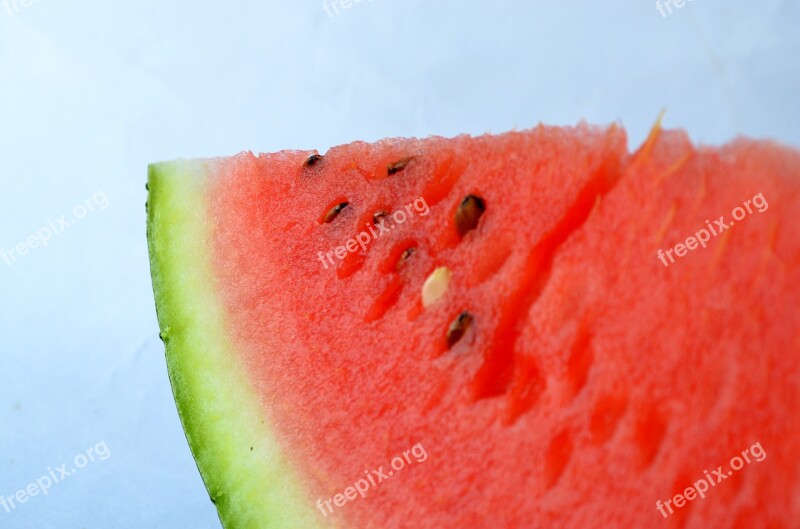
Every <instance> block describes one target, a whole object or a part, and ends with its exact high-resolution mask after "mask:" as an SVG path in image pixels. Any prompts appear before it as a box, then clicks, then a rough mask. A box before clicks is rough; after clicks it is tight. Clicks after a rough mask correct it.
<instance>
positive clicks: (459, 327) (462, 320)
mask: <svg viewBox="0 0 800 529" xmlns="http://www.w3.org/2000/svg"><path fill="white" fill-rule="evenodd" d="M472 322H473V317H472V314H470V313H469V312H462V313H461V314H459V315H458V316H456V319H454V320H453V323H451V324H450V328H449V329H447V347H453V346H454V345H455V344H457V343H458V341H459V340H460V339H461V338H462V337H463V336H464V334H466V332H467V330H469V328H470V327H471V326H472Z"/></svg>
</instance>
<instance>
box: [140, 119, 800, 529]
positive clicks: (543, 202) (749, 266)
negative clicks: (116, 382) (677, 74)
mask: <svg viewBox="0 0 800 529" xmlns="http://www.w3.org/2000/svg"><path fill="white" fill-rule="evenodd" d="M184 163H188V162H184ZM161 167H162V168H161V169H159V166H156V167H155V168H154V169H153V170H151V178H150V190H151V198H150V204H149V208H150V232H149V234H150V239H151V242H150V244H151V254H152V256H153V257H152V259H153V263H154V266H153V267H154V282H155V284H156V295H157V301H159V300H160V301H159V315H160V321H161V325H162V330H165V331H166V332H165V335H166V337H165V341H166V342H167V350H168V360H170V375H171V378H172V381H173V388H174V390H175V394H176V400H177V401H178V405H179V410H180V411H181V416H182V419H183V420H184V425H185V426H186V429H187V435H188V437H189V440H190V444H191V445H192V448H193V451H194V452H195V456H196V457H197V458H198V464H199V466H200V470H201V472H202V473H203V475H204V478H205V479H206V483H207V485H208V486H209V491H210V493H211V496H212V499H214V500H215V501H216V502H217V504H218V506H219V508H220V514H221V517H222V519H223V522H224V523H225V524H226V526H227V527H312V526H313V527H339V528H343V529H348V528H370V529H371V528H382V529H393V528H405V527H414V528H417V529H427V528H431V529H433V528H437V529H441V528H456V527H469V528H487V529H488V528H507V529H517V528H519V529H529V528H537V527H541V528H568V529H571V528H575V529H586V528H595V527H597V528H617V527H619V528H623V527H624V528H628V527H687V528H694V527H696V528H700V527H703V528H705V527H715V528H727V527H731V528H741V529H744V528H748V529H750V528H757V527H764V528H767V527H769V528H772V529H778V528H784V529H791V528H797V527H800V485H798V482H799V478H800V471H799V469H798V463H797V461H798V455H800V420H799V419H800V417H798V410H799V409H800V370H799V369H798V367H797V366H798V360H800V312H798V311H797V309H796V308H795V303H796V302H797V300H798V299H800V280H798V279H799V277H798V276H799V274H798V268H797V267H798V264H800V234H799V233H798V231H797V229H796V225H797V220H796V219H797V218H799V217H800V200H799V199H800V178H798V177H800V155H799V154H798V153H797V152H796V151H793V150H791V149H789V148H786V147H782V146H779V145H776V144H774V143H771V142H757V141H750V140H744V139H741V140H737V141H735V142H733V143H731V144H729V145H727V146H724V147H721V148H708V147H694V146H693V145H692V144H691V143H690V141H689V140H688V138H687V136H686V135H685V134H684V133H682V132H672V131H662V130H661V129H660V128H659V127H656V128H655V129H654V131H653V132H652V133H651V135H650V137H649V138H648V140H647V141H646V143H645V144H644V145H643V146H642V147H640V148H639V149H638V150H637V151H636V152H635V153H633V154H629V153H628V152H627V149H626V136H625V133H624V131H623V130H622V129H621V128H619V127H617V126H611V127H609V128H596V127H589V126H586V125H580V126H578V127H574V128H558V127H544V126H540V127H537V128H535V129H532V130H529V131H524V132H512V133H507V134H502V135H497V136H491V135H487V136H481V137H467V136H461V137H457V138H453V139H444V138H428V139H424V140H385V141H382V142H379V143H377V144H367V143H361V142H357V143H354V144H351V145H347V146H342V147H336V148H334V149H331V150H330V151H329V152H328V153H326V154H325V155H324V156H319V155H316V154H314V153H310V152H307V151H291V152H282V153H277V154H266V155H259V156H254V155H252V154H250V153H245V154H242V155H239V156H235V157H232V158H226V159H214V160H207V161H203V162H201V163H199V164H197V163H195V165H193V166H192V170H191V171H188V170H182V169H181V166H180V165H178V166H176V165H169V166H161ZM176 167H177V168H176ZM181 178H182V179H185V181H186V182H188V183H187V184H186V185H188V186H190V187H191V188H192V189H194V194H193V195H192V196H193V197H195V198H193V199H192V200H188V199H184V200H185V205H186V207H187V208H191V210H192V211H193V215H195V216H196V218H197V219H200V220H201V221H202V222H201V223H199V225H197V226H194V227H192V226H187V227H185V228H175V226H169V225H168V224H166V223H164V222H161V223H160V222H159V216H158V211H157V210H158V209H159V207H167V205H170V200H171V199H170V192H171V191H170V189H168V184H165V183H163V182H165V181H169V180H170V179H173V180H175V179H181ZM159 186H162V187H163V188H164V190H163V191H158V187H159ZM757 197H760V198H757ZM747 201H749V202H748V203H747V207H746V209H745V203H746V202H747ZM161 204H163V205H161ZM172 205H173V206H174V204H172ZM737 207H742V211H747V213H746V215H744V216H742V218H741V219H739V216H740V215H739V213H740V211H739V210H737V211H735V212H734V209H735V208H737ZM187 211H188V209H187ZM398 211H400V212H404V213H405V215H398V214H397V212H398ZM165 215H166V214H165ZM721 216H722V217H723V218H722V219H721V220H722V223H723V224H722V225H727V228H722V226H721V225H718V224H716V221H718V220H719V219H720V217H721ZM404 217H405V219H404V221H403V222H402V223H401V222H400V221H399V219H402V218H404ZM734 217H736V218H737V219H739V220H735V219H734ZM165 218H166V217H165ZM381 222H382V223H383V225H384V229H383V230H382V229H379V228H378V226H377V224H381ZM714 227H716V230H715V235H713V236H709V239H708V241H707V242H706V241H704V244H705V246H706V247H702V246H699V245H697V244H695V245H696V246H697V247H696V248H695V249H692V250H687V249H686V248H684V249H683V250H684V251H681V252H678V251H677V250H676V249H675V247H676V245H678V244H684V245H687V244H689V243H688V242H687V241H686V239H687V238H689V237H692V236H694V237H695V239H697V238H698V237H700V236H699V235H697V234H699V233H700V232H699V230H706V231H707V233H708V232H711V231H712V228H714ZM203 230H205V231H203ZM716 232H718V233H716ZM203 233H205V235H203ZM362 233H366V234H368V235H369V237H368V238H367V237H365V236H364V235H360V234H362ZM359 236H360V237H361V238H360V239H358V237H359ZM191 239H196V240H197V241H198V243H197V244H198V246H197V247H198V248H199V249H200V250H202V251H201V252H198V253H197V254H195V255H189V254H188V252H187V253H186V254H185V255H182V254H181V253H180V252H179V251H172V252H171V253H170V251H169V250H167V249H161V248H167V247H169V246H170V245H169V243H170V241H179V240H191ZM351 239H352V240H354V241H357V242H358V243H359V244H357V245H355V244H350V248H352V249H354V251H348V250H347V245H348V241H349V240H351ZM360 241H364V243H363V244H362V243H361V242H360ZM695 243H697V241H695ZM337 247H345V249H344V250H342V249H339V250H338V253H339V256H344V258H343V259H340V258H339V256H337V255H336V254H337V250H336V248H337ZM659 250H662V253H658V251H659ZM159 252H161V254H159ZM681 254H683V255H682V256H681ZM159 255H161V256H159ZM198 255H200V256H201V257H200V259H202V260H204V261H207V264H208V267H209V270H210V271H211V276H212V277H213V281H212V282H211V286H210V287H207V288H208V294H207V296H206V297H205V298H204V299H202V300H199V299H191V297H190V296H189V295H183V296H181V295H178V294H177V293H175V294H173V293H171V289H173V290H177V287H173V286H172V285H173V284H174V283H175V282H177V281H178V279H175V280H170V279H169V278H170V277H171V276H170V274H171V272H170V271H169V270H170V269H171V267H175V268H180V269H181V270H182V272H181V274H182V275H181V277H182V278H183V279H182V280H187V281H188V283H189V284H190V285H191V284H192V278H191V275H192V272H191V269H192V265H193V264H194V263H195V262H196V260H197V259H198ZM662 256H666V257H662ZM437 270H438V272H435V271H437ZM187 276H189V277H188V279H187ZM175 277H177V276H175ZM432 277H435V279H432ZM447 278H449V282H448V281H446V279H447ZM426 280H427V283H426ZM171 281H172V282H171ZM431 283H433V284H431ZM195 286H197V285H196V284H195ZM437 288H438V289H439V291H438V294H439V298H438V299H437V300H435V301H434V302H432V303H429V304H426V303H423V298H425V296H426V295H427V294H430V293H431V292H434V293H435V294H436V293H437V292H435V291H436V290H437ZM159 291H161V292H162V293H161V295H160V294H159ZM186 292H189V293H191V289H188V290H186ZM429 297H430V296H429ZM434 297H436V296H434ZM179 304H195V305H197V306H198V307H199V308H198V309H197V312H198V313H202V312H203V311H204V310H206V309H205V308H204V307H205V306H212V305H213V306H214V307H215V309H214V312H213V313H214V315H215V317H214V318H213V319H212V323H213V324H214V325H218V326H219V328H220V329H221V331H220V333H222V334H224V337H225V346H224V347H220V348H219V351H216V353H215V354H218V355H219V356H220V358H223V359H225V362H224V363H223V364H221V365H222V366H223V367H222V368H221V369H207V367H203V366H200V365H196V364H201V363H202V361H201V360H202V358H200V355H199V353H198V352H197V350H196V349H193V348H191V347H188V346H186V345H185V344H184V343H183V341H182V340H183V338H185V337H186V336H192V337H202V336H203V333H204V332H206V330H204V329H203V328H201V326H199V325H198V318H199V317H198V318H194V317H188V316H181V315H180V314H177V312H176V310H177V309H174V306H177V305H179ZM181 334H183V335H185V336H184V337H182V336H181ZM170 340H174V341H175V345H173V346H172V347H170ZM171 357H172V358H171ZM204 369H205V371H203V370H204ZM228 369H230V370H231V371H236V372H237V373H243V379H242V380H244V381H245V382H246V385H247V386H248V387H249V388H252V395H253V396H254V398H252V399H251V400H249V401H247V400H246V401H241V402H239V401H237V406H238V408H237V409H235V410H233V411H232V412H230V413H228V412H225V416H226V417H227V419H226V420H227V421H228V422H230V425H229V426H227V427H226V428H227V431H230V432H231V433H232V435H233V436H234V437H236V438H237V439H239V440H240V441H241V440H244V445H247V446H251V447H259V448H261V449H264V448H263V447H262V446H261V445H265V444H268V443H267V442H266V437H259V435H260V434H259V433H258V432H257V431H256V430H255V424H254V423H255V422H259V423H260V425H263V428H264V429H265V431H267V432H268V433H269V437H268V439H269V444H271V448H269V450H271V451H272V455H270V456H269V457H268V458H267V459H270V458H274V459H279V460H280V461H281V465H283V466H282V467H281V468H285V469H288V471H287V472H285V473H284V474H285V476H284V477H276V476H274V475H269V476H266V475H259V474H258V473H257V472H251V473H248V471H247V470H242V471H241V472H238V471H237V472H233V471H231V468H232V467H233V466H234V465H235V464H237V463H233V462H231V463H228V462H227V461H236V459H235V458H233V457H230V458H229V459H226V457H228V456H229V454H228V452H231V451H232V449H231V446H232V445H231V444H226V443H227V441H226V443H223V442H221V441H220V438H221V436H220V435H218V434H216V433H215V432H214V431H212V429H211V427H210V426H208V425H209V424H213V423H214V421H216V420H222V419H219V417H221V416H222V415H223V411H224V410H225V401H226V399H227V398H228V397H227V396H226V394H225V392H224V391H223V392H221V393H217V394H214V395H208V394H207V393H203V391H202V390H201V389H198V388H200V387H201V386H202V384H204V383H207V382H208V383H211V382H214V380H215V379H217V378H219V379H226V380H227V379H228V378H229V377H230V375H229V373H228V372H227V370H228ZM194 371H197V372H199V374H198V373H196V372H194ZM195 376H197V377H198V378H197V380H200V381H203V382H197V383H194V385H193V383H191V382H187V381H188V380H190V379H192V377H195ZM209 381H211V382H209ZM229 400H230V399H229ZM242 408H244V409H245V410H246V411H247V412H248V413H246V414H244V415H245V416H243V417H241V418H239V417H238V415H237V414H238V412H239V411H241V409H242ZM756 444H757V445H758V447H760V448H761V449H763V452H764V453H765V455H766V457H764V458H763V460H760V461H756V460H755V458H754V457H752V455H751V457H750V459H751V460H752V461H751V462H749V463H746V464H744V466H743V467H742V468H741V469H740V470H737V471H735V472H733V471H731V475H729V476H728V475H727V470H728V469H730V464H729V462H730V460H731V458H733V457H735V456H740V455H741V454H742V452H743V451H744V450H746V449H750V448H752V447H754V446H756ZM412 447H417V449H416V450H415V451H414V453H413V454H410V453H409V450H410V449H411V448H412ZM420 447H424V448H423V449H422V450H420ZM252 449H253V448H251V450H252ZM423 450H424V452H423ZM404 452H405V462H404V463H403V465H402V468H401V469H397V468H396V467H395V468H394V469H393V467H392V464H391V463H392V462H393V458H396V457H402V456H403V453H404ZM223 453H224V454H225V455H226V457H221V455H220V454H223ZM423 453H424V457H423V456H422V454H423ZM238 457H241V458H245V459H246V458H247V457H248V454H246V453H244V454H242V453H240V454H238ZM223 460H224V461H226V462H225V463H222V462H221V461H223ZM401 462H402V460H401ZM720 465H721V466H722V467H723V474H726V477H725V478H721V480H720V482H719V483H716V484H715V485H713V484H714V482H712V485H713V486H712V487H710V489H709V491H708V492H706V493H705V494H706V497H705V498H696V499H694V500H692V501H687V502H686V504H685V505H683V506H682V507H678V506H677V505H673V506H670V508H669V509H668V510H665V509H664V507H663V506H662V507H660V510H659V508H657V502H660V504H661V505H663V504H664V503H665V502H667V500H673V503H675V501H674V499H673V498H674V497H675V495H676V494H683V493H684V492H685V489H686V488H687V487H690V486H692V485H693V483H695V482H697V481H698V480H699V479H701V478H705V477H706V476H709V475H712V476H713V471H714V470H717V469H718V467H719V466H720ZM397 466H400V465H397ZM379 468H380V469H382V474H383V476H384V477H383V481H381V482H380V483H376V484H374V486H370V487H369V490H368V491H366V494H365V496H364V497H362V496H361V495H360V494H359V495H358V496H355V497H354V498H352V499H351V498H350V497H349V496H352V494H347V496H348V497H347V498H345V499H346V501H344V502H342V501H341V497H344V495H345V493H346V491H347V489H348V488H350V487H353V486H354V484H356V482H358V481H359V480H364V479H366V478H367V477H373V480H372V481H375V479H374V477H375V476H378V473H375V472H373V470H378V469H379ZM390 472H391V475H390V474H389V473H390ZM282 476H283V474H282ZM284 479H285V480H287V481H291V483H292V485H291V487H293V490H295V489H296V491H297V492H296V493H293V494H292V495H291V497H290V498H289V499H288V500H285V501H284V502H283V503H282V504H279V502H276V503H275V504H273V505H270V506H269V509H267V511H268V512H267V514H264V513H262V512H261V511H260V510H259V509H260V507H257V506H256V505H255V504H254V503H253V501H252V499H253V496H247V495H246V494H244V493H241V494H240V493H239V492H238V491H239V490H240V489H243V488H247V489H248V490H255V491H258V490H262V491H264V494H265V497H266V496H267V495H268V493H270V494H271V493H272V492H271V491H274V490H275V489H280V488H281V487H288V485H286V484H285V483H284V481H283V480H284ZM337 495H338V496H339V497H337ZM245 498H249V499H248V500H247V501H245ZM318 500H319V501H318ZM326 501H327V504H326ZM289 504H291V505H289ZM326 505H327V506H326ZM290 507H291V508H290ZM670 510H672V511H673V513H672V514H670V512H669V511H670ZM289 512H290V513H292V514H291V515H289V514H287V513H289ZM298 512H300V513H302V514H300V515H297V517H295V514H294V513H298ZM293 517H294V518H293ZM301 519H302V523H301V522H300V520H301Z"/></svg>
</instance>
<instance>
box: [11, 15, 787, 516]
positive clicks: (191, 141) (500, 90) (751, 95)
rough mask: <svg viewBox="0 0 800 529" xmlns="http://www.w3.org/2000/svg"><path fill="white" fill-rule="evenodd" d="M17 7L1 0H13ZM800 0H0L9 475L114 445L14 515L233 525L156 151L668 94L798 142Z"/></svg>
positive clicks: (637, 126)
mask: <svg viewBox="0 0 800 529" xmlns="http://www.w3.org/2000/svg"><path fill="white" fill-rule="evenodd" d="M0 2H2V0H0ZM799 4H800V3H798V2H795V1H778V0H761V1H758V2H755V1H753V0H748V1H731V0H694V1H693V2H687V3H686V5H685V6H684V7H682V8H680V9H678V10H676V11H675V12H674V13H673V14H672V15H669V16H667V17H662V16H661V15H660V14H659V13H658V11H657V10H656V9H655V6H654V2H652V1H650V0H641V1H639V0H636V1H634V0H624V1H623V0H607V1H604V2H597V1H587V2H580V3H579V2H568V1H556V0H550V1H547V2H539V1H536V2H533V1H525V2H523V1H522V0H519V1H516V2H511V1H498V0H491V1H490V0H483V1H472V2H468V1H455V0H451V1H427V2H423V1H421V0H413V1H409V0H373V1H372V2H369V1H368V0H364V1H363V2H361V3H356V4H353V5H352V6H351V7H350V8H349V9H347V10H341V11H340V13H339V14H338V15H335V16H333V17H329V16H328V15H326V13H325V11H324V10H323V8H322V2H321V0H314V1H298V0H286V1H284V2H255V1H253V2H238V1H228V0H226V1H217V2H209V1H205V2H188V1H184V0H181V1H169V2H166V1H154V0H137V1H136V2H126V3H124V5H123V3H120V2H108V1H99V0H94V1H90V0H74V1H69V2H68V1H63V0H36V1H34V2H33V4H32V5H30V6H28V7H23V6H22V5H20V9H19V12H14V11H13V8H12V13H13V15H10V14H9V13H8V12H7V11H6V9H5V8H4V7H2V5H0V248H4V249H7V250H8V249H10V248H13V247H14V246H15V245H16V244H17V243H19V242H21V241H24V240H26V239H27V237H28V236H30V235H32V234H34V233H36V231H37V230H39V229H40V228H42V227H43V226H45V225H46V223H47V221H48V219H55V218H57V217H59V216H60V215H62V214H67V215H68V216H71V214H72V212H73V208H74V207H75V206H76V205H77V204H80V203H83V202H84V201H85V200H86V199H87V198H91V197H92V196H94V195H95V194H96V193H104V194H105V196H106V197H107V199H108V201H109V206H108V207H107V208H106V209H102V210H100V209H96V210H95V211H93V212H91V213H90V214H88V215H87V216H86V217H85V218H83V219H81V220H80V221H77V222H76V223H75V224H74V225H72V226H70V228H69V229H68V230H66V231H64V232H63V233H60V234H58V235H56V236H54V237H53V238H52V240H51V241H50V243H49V245H48V246H47V247H39V248H35V249H33V250H32V251H31V253H29V254H28V255H26V256H24V257H21V258H19V260H17V261H16V262H14V263H12V264H11V265H9V264H7V263H6V262H5V261H3V260H0V494H2V495H5V496H9V495H13V494H14V492H15V491H17V490H18V489H21V488H24V487H25V486H26V485H27V484H28V483H30V482H32V481H34V480H36V479H37V478H38V477H40V476H41V475H43V474H45V473H46V469H47V467H50V466H52V467H55V466H57V465H60V464H61V463H62V462H71V461H72V458H73V457H74V456H75V455H77V454H79V453H82V452H84V451H85V450H86V449H87V448H88V447H90V446H94V445H95V444H97V443H98V442H101V441H105V442H106V443H107V446H108V447H109V449H110V451H111V457H110V458H109V459H108V460H106V461H97V462H94V463H91V464H90V465H88V466H87V467H86V468H84V469H82V470H81V471H80V472H79V473H77V474H76V475H74V476H72V477H70V478H69V479H68V480H66V481H64V482H63V483H60V484H57V485H55V486H54V487H53V488H52V489H50V493H49V494H48V495H47V496H41V495H40V496H37V497H34V498H31V499H30V500H29V501H28V502H27V503H25V504H24V505H21V506H20V507H19V508H17V509H16V510H14V511H13V512H11V513H6V512H5V511H4V510H3V509H2V508H0V527H3V528H6V527H8V528H36V529H39V528H49V527H59V528H102V529H106V528H128V527H130V528H144V527H147V528H165V529H166V528H169V529H173V528H176V527H186V528H192V529H203V528H218V527H219V522H218V521H217V518H216V513H215V511H214V508H213V506H212V504H211V503H210V501H209V500H208V497H207V495H206V493H205V489H204V487H203V485H202V482H201V480H200V477H199V474H198V473H197V470H196V468H195V466H194V462H193V460H192V458H191V455H190V453H189V450H188V446H187V443H186V441H185V439H184V437H183V433H182V430H181V427H180V424H179V421H178V417H177V414H176V411H175V406H174V404H173V402H172V396H171V393H170V388H169V384H168V379H167V374H166V369H165V365H164V359H163V348H162V345H161V343H160V341H159V340H158V336H157V334H158V330H157V325H156V319H155V311H154V307H153V298H152V292H151V286H150V275H149V269H148V260H147V247H146V241H145V210H144V203H145V198H146V197H145V188H144V183H145V176H146V167H147V164H148V163H149V162H152V161H157V160H164V159H171V158H176V157H190V156H209V155H223V154H232V153H236V152H238V151H241V150H246V149H252V150H257V151H271V150H279V149H283V148H319V149H320V150H325V149H326V148H327V147H329V146H331V145H334V144H337V143H342V142H349V141H352V140H356V139H364V140H376V139H379V138H381V137H385V136H425V135H428V134H441V135H454V134H458V133H461V132H469V133H483V132H487V131H493V132H500V131H505V130H508V129H511V128H526V127H530V126H533V125H536V124H537V123H539V122H540V121H542V122H545V123H550V124H574V123H576V122H577V121H579V120H580V119H582V118H585V119H587V120H588V121H590V122H597V123H609V122H612V121H619V122H621V123H622V124H624V125H625V126H626V127H627V128H628V130H629V132H630V143H631V146H636V145H637V144H638V143H639V142H640V141H641V140H642V139H643V138H644V136H645V135H646V133H647V130H648V129H649V127H650V126H651V125H652V123H653V122H654V120H655V119H656V116H657V114H658V112H659V111H660V110H662V109H664V108H666V109H668V112H667V114H666V119H665V125H666V126H668V127H673V126H682V127H686V128H687V130H688V131H689V132H690V134H691V136H692V137H693V138H694V139H695V140H697V141H701V142H708V143H719V142H723V141H726V140H728V139H730V138H732V137H734V136H736V135H738V134H747V135H750V136H755V137H773V138H776V139H779V140H781V141H784V142H786V143H790V144H793V145H795V146H798V145H800V128H799V126H798V121H797V119H798V117H800V100H798V94H800V75H799V72H798V58H797V57H798V55H799V54H800V37H799V35H800V32H798V27H800V8H798V5H799Z"/></svg>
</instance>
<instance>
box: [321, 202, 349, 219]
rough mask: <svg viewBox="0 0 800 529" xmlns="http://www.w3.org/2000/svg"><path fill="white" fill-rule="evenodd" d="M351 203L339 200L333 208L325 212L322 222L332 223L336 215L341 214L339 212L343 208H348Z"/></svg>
mask: <svg viewBox="0 0 800 529" xmlns="http://www.w3.org/2000/svg"><path fill="white" fill-rule="evenodd" d="M349 204H350V203H349V202H339V203H338V204H336V205H335V206H333V207H332V208H331V209H329V210H328V212H327V213H325V215H323V217H322V222H324V223H325V224H330V223H331V222H333V221H334V220H335V219H336V217H338V216H339V213H341V212H342V210H343V209H344V208H346V207H347V206H348V205H349Z"/></svg>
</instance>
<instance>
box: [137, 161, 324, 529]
mask: <svg viewBox="0 0 800 529" xmlns="http://www.w3.org/2000/svg"><path fill="white" fill-rule="evenodd" d="M213 174H214V162H213V160H193V161H177V162H168V163H159V164H153V165H151V166H150V167H149V171H148V206H147V240H148V247H149V251H150V268H151V274H152V279H153V290H154V293H155V300H156V310H157V313H158V322H159V327H160V329H161V338H162V340H163V341H164V344H165V348H166V359H167V369H168V372H169V378H170V382H171V385H172V392H173V395H174V397H175V403H176V404H177V408H178V415H179V416H180V420H181V423H182V424H183V429H184V432H185V434H186V439H187V440H188V442H189V446H190V448H191V451H192V454H193V455H194V458H195V461H196V462H197V467H198V469H199V471H200V474H201V475H202V478H203V481H204V483H205V485H206V489H207V490H208V493H209V496H210V497H211V501H213V502H214V503H215V504H216V507H217V510H218V513H219V517H220V520H221V521H222V524H223V526H224V527H226V528H229V529H250V528H253V529H296V528H297V527H303V528H305V529H314V528H317V527H320V525H319V518H318V517H317V515H316V511H314V508H313V503H311V502H309V501H308V500H307V498H306V496H305V494H304V492H303V490H302V488H301V486H300V480H299V479H298V478H297V476H295V475H294V473H293V471H292V469H291V467H290V465H289V463H288V462H287V460H286V457H285V456H284V454H283V453H282V451H281V449H280V446H279V445H278V443H277V441H276V439H275V437H274V435H273V434H272V432H271V431H270V428H269V424H266V422H267V421H266V419H265V417H264V408H263V407H262V405H261V403H260V401H259V398H258V395H257V393H256V392H255V391H254V389H253V388H252V386H251V385H250V383H249V381H248V380H249V379H248V377H247V373H246V371H245V369H244V368H243V366H241V365H240V364H238V363H237V362H236V360H235V359H236V358H237V355H236V351H235V350H234V348H233V346H232V344H231V342H230V340H229V339H228V335H227V333H226V328H225V310H224V308H223V306H222V304H221V302H220V299H219V295H218V290H217V286H216V280H215V276H214V273H213V268H212V259H211V256H212V250H211V248H212V235H213V224H212V220H213V219H210V218H208V215H207V211H208V208H207V194H206V192H207V189H208V185H209V182H210V180H211V178H212V175H213ZM265 521H266V522H265Z"/></svg>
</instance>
